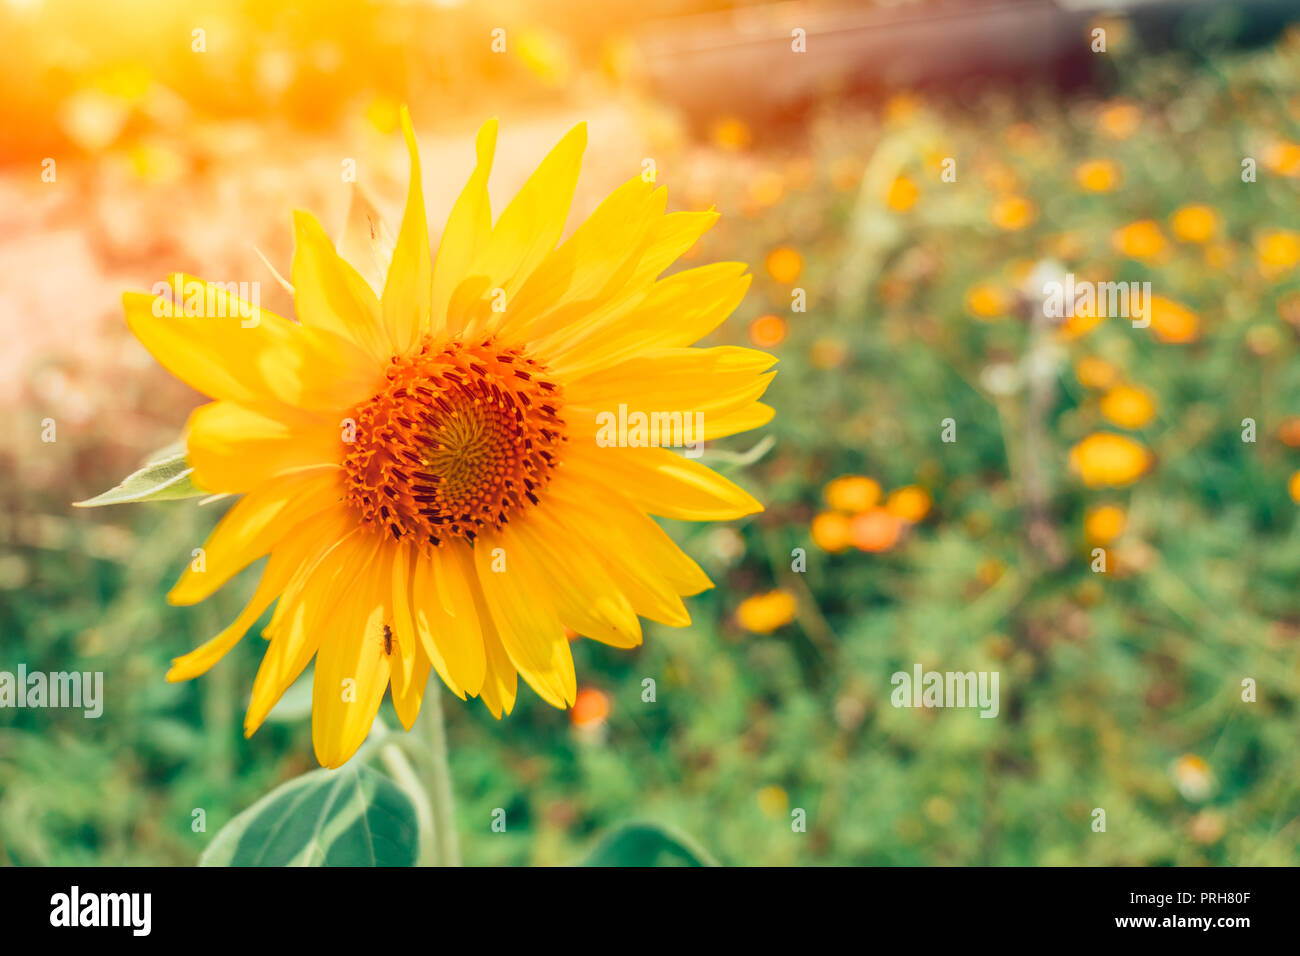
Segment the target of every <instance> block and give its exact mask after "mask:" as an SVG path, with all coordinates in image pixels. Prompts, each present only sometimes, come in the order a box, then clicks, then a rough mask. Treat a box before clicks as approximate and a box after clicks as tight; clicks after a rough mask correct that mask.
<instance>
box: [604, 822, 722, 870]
mask: <svg viewBox="0 0 1300 956" xmlns="http://www.w3.org/2000/svg"><path fill="white" fill-rule="evenodd" d="M582 865H583V866H717V865H718V864H717V861H715V860H714V859H713V857H711V856H710V855H709V854H708V852H707V851H705V850H704V849H703V848H702V847H701V846H700V845H699V844H697V843H696V842H695V841H694V840H692V839H691V838H690V837H688V836H686V835H685V834H684V833H679V832H677V831H675V830H673V829H671V828H669V827H666V826H663V825H661V824H658V823H628V824H624V825H623V826H621V827H618V828H616V829H614V830H612V831H611V832H609V833H607V834H606V835H605V836H603V837H601V840H600V842H599V843H597V844H596V848H595V849H594V850H592V851H591V855H590V856H588V857H587V859H586V860H585V861H584V862H583V864H582Z"/></svg>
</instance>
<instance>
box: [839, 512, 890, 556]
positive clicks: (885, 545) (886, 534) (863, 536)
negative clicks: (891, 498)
mask: <svg viewBox="0 0 1300 956" xmlns="http://www.w3.org/2000/svg"><path fill="white" fill-rule="evenodd" d="M902 533H903V523H902V521H901V520H900V519H899V518H898V516H897V515H893V514H890V513H889V512H888V511H886V510H885V509H884V508H872V509H870V510H868V511H864V512H862V513H861V514H859V515H854V516H853V519H852V520H851V521H850V522H849V539H850V540H851V541H852V542H853V546H854V547H855V548H857V549H858V550H859V551H888V550H889V549H890V548H892V547H893V546H894V545H895V544H897V543H898V539H899V536H900V535H901V534H902Z"/></svg>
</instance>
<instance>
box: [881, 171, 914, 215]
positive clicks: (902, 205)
mask: <svg viewBox="0 0 1300 956" xmlns="http://www.w3.org/2000/svg"><path fill="white" fill-rule="evenodd" d="M920 194H921V191H920V190H919V189H917V188H916V183H914V182H912V181H911V180H910V179H908V178H907V177H906V176H899V177H898V178H897V179H895V180H894V181H893V182H892V183H891V184H890V186H889V192H888V194H887V195H886V196H885V203H886V205H888V206H889V208H890V209H892V210H894V212H907V210H909V209H911V208H912V207H913V206H914V205H916V199H917V197H918V196H919V195H920Z"/></svg>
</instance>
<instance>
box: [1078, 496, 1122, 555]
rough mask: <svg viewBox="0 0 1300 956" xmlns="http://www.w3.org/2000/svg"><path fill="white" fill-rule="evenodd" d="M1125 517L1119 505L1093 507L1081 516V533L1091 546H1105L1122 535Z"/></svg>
mask: <svg viewBox="0 0 1300 956" xmlns="http://www.w3.org/2000/svg"><path fill="white" fill-rule="evenodd" d="M1126 521H1127V516H1126V515H1125V514H1124V509H1123V508H1121V507H1120V506H1119V505H1094V506H1093V507H1091V508H1089V509H1088V511H1087V513H1086V514H1085V515H1084V516H1083V533H1084V537H1086V538H1087V539H1088V543H1089V544H1092V545H1098V546H1105V545H1108V544H1110V543H1111V542H1112V541H1114V540H1115V539H1116V538H1118V537H1119V536H1120V535H1121V534H1123V533H1124V525H1125V523H1126Z"/></svg>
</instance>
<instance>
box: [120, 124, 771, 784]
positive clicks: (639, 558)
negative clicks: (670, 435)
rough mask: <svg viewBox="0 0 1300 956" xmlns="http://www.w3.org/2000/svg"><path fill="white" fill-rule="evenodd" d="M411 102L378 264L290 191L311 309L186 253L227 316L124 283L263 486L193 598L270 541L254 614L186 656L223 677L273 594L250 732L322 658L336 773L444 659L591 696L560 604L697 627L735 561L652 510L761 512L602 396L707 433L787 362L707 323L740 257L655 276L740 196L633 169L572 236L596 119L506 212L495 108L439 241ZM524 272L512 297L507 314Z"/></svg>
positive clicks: (725, 429)
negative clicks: (673, 208) (209, 268)
mask: <svg viewBox="0 0 1300 956" xmlns="http://www.w3.org/2000/svg"><path fill="white" fill-rule="evenodd" d="M401 126H402V132H403V134H404V137H405V139H406V145H407V149H408V152H409V155H410V163H411V167H410V168H411V175H410V185H409V189H408V193H407V202H406V207H405V213H404V215H403V218H402V223H401V227H400V230H399V231H398V233H397V236H396V241H395V244H394V245H393V246H392V247H391V248H383V247H382V245H381V243H380V242H379V241H378V240H376V238H375V236H376V233H377V232H378V234H379V235H383V234H384V230H382V229H380V230H376V229H375V225H374V218H373V217H372V216H370V214H369V213H367V212H365V211H364V210H363V217H362V218H363V221H364V219H366V218H369V220H370V222H369V229H366V228H364V227H362V228H361V229H360V231H359V232H358V233H357V234H356V235H355V236H354V239H355V240H356V242H358V243H368V244H366V245H365V246H364V248H365V249H366V250H367V251H368V252H369V253H371V255H370V256H369V257H368V259H367V261H364V262H358V264H357V266H355V267H354V266H353V265H352V264H350V263H349V262H348V261H345V260H344V259H343V258H342V257H341V256H340V255H339V253H338V251H337V250H336V248H335V246H334V244H333V243H332V242H331V241H330V240H329V238H328V237H327V236H326V235H325V232H324V230H323V229H322V227H321V226H320V224H319V223H318V222H317V221H316V220H315V219H314V218H313V217H312V216H310V215H308V214H306V213H298V214H296V215H295V217H294V223H295V238H296V248H295V252H294V257H293V264H292V272H291V277H292V284H293V289H294V305H295V309H296V312H297V316H298V319H299V321H298V322H293V321H290V320H289V319H286V318H283V317H281V316H278V315H275V314H273V313H271V312H269V311H268V310H266V309H261V308H257V311H256V312H255V313H254V312H252V309H254V308H256V307H255V306H250V305H249V304H247V303H243V302H239V301H236V300H234V298H233V296H231V295H230V294H229V293H227V292H224V291H223V290H221V289H219V288H218V287H217V286H216V285H214V284H208V283H204V282H202V281H201V280H198V279H193V278H191V277H186V276H177V277H175V280H174V281H175V282H183V284H184V287H185V288H187V289H188V288H194V289H196V290H197V294H198V297H199V299H200V300H202V299H204V298H206V299H207V300H208V301H214V302H215V304H216V312H215V315H213V314H194V313H193V312H192V311H190V303H191V301H192V300H191V298H190V294H189V293H188V292H186V293H185V300H184V301H181V299H180V298H179V297H178V296H177V294H176V293H175V292H174V291H173V290H172V289H171V288H169V290H168V291H169V292H170V293H171V295H170V297H168V296H163V295H159V294H153V295H149V294H137V293H128V294H127V295H126V296H125V297H124V304H125V307H126V316H127V323H128V325H129V326H130V328H131V330H132V332H134V333H135V335H136V336H137V337H138V338H139V339H140V341H141V342H142V343H143V344H144V345H145V347H146V348H148V349H149V351H150V352H151V353H152V354H153V355H154V356H155V358H157V359H158V360H159V361H160V362H161V363H162V364H163V365H164V366H165V367H166V368H167V369H168V370H170V371H171V372H172V373H173V374H175V375H176V376H177V377H179V378H180V379H182V380H183V381H185V382H187V383H189V384H190V385H192V386H193V387H195V388H196V389H198V390H199V391H201V392H203V393H205V394H206V395H208V396H209V397H210V398H212V399H213V401H212V402H210V403H209V404H205V405H202V406H200V407H199V408H198V409H196V410H195V411H194V412H193V413H192V415H191V416H190V419H189V423H188V426H187V429H186V433H185V448H186V455H187V461H188V464H189V465H190V466H191V467H192V469H193V473H192V479H193V483H194V485H195V487H196V488H199V489H201V490H203V491H205V492H211V493H216V494H230V495H238V496H242V497H240V498H239V499H238V500H237V501H236V502H235V504H234V505H233V507H231V508H230V510H229V511H228V512H227V513H226V514H225V516H224V517H223V518H222V519H221V521H220V522H219V523H218V525H217V527H216V529H215V530H214V531H213V533H212V535H211V536H210V537H209V539H208V541H207V542H206V544H205V546H204V549H205V552H206V555H207V565H206V569H205V570H204V571H203V572H201V573H200V572H198V571H196V570H195V569H193V568H192V567H191V568H189V569H187V571H186V572H185V573H184V574H183V575H182V576H181V579H180V580H179V581H178V582H177V584H176V585H175V587H174V588H173V589H172V591H171V592H170V593H169V595H168V598H169V600H170V601H171V602H172V603H175V604H182V605H189V604H194V603H197V602H198V601H201V600H204V599H205V598H207V597H209V596H210V595H212V594H213V593H214V592H215V591H216V590H217V589H218V588H220V587H221V586H222V585H224V584H225V583H227V582H228V581H229V580H230V579H231V578H233V577H234V575H236V574H237V573H238V572H239V571H240V570H242V569H243V568H245V567H247V566H248V565H250V564H252V563H253V562H255V561H257V560H258V559H259V558H262V557H264V556H267V555H269V560H268V561H267V563H266V565H265V567H264V569H263V570H262V572H261V578H260V582H259V584H258V587H257V590H256V593H255V594H254V596H253V598H252V600H251V601H250V602H249V604H248V606H247V607H246V608H245V609H244V611H243V612H242V613H241V614H240V615H239V616H238V618H237V619H236V620H235V621H234V623H232V624H231V625H230V626H229V627H228V628H226V629H225V630H223V631H222V632H221V633H219V634H218V635H216V636H215V637H214V638H212V639H211V640H210V641H208V642H207V643H206V644H204V645H202V646H201V647H199V648H198V649H196V650H194V651H192V652H191V653H189V654H186V655H184V656H182V657H179V658H177V659H176V660H175V662H174V663H173V666H172V669H171V671H169V673H168V679H170V680H187V679H190V678H193V677H196V676H198V675H200V674H202V673H204V672H206V671H207V670H208V669H210V668H211V667H212V666H213V665H215V664H216V663H217V662H218V661H219V660H220V659H221V658H222V657H224V656H225V655H226V654H227V653H228V652H229V651H230V650H231V648H233V647H234V645H235V644H236V643H238V642H239V641H240V640H241V639H242V638H243V637H244V635H245V633H246V632H247V631H248V629H249V628H250V627H251V626H252V625H253V624H255V623H256V621H257V620H258V619H259V618H260V617H261V616H262V615H263V613H265V612H266V611H267V610H268V609H269V608H270V607H271V605H272V604H273V603H274V604H275V605H276V606H275V610H274V613H273V614H272V615H271V620H270V624H269V625H268V626H267V627H266V628H265V630H264V632H263V634H264V636H265V637H267V638H268V639H269V643H268V644H267V646H266V651H265V654H264V656H263V659H262V665H261V668H260V670H259V671H258V674H257V677H256V679H255V681H254V683H253V692H252V698H251V702H250V704H249V708H248V713H247V716H246V719H245V732H246V733H247V734H248V735H251V734H252V733H253V732H254V731H255V730H256V729H257V728H258V727H259V726H260V725H261V724H262V722H263V721H264V720H265V719H266V717H267V715H268V714H269V713H270V711H271V708H272V707H273V706H274V704H275V702H276V701H277V700H278V699H279V698H280V696H281V695H282V694H283V693H284V691H285V690H286V689H287V688H288V687H289V686H290V684H292V683H293V682H294V681H295V680H296V679H297V678H298V676H299V675H300V674H301V673H302V672H303V670H304V669H305V668H306V666H307V665H308V664H309V663H310V662H311V661H312V660H313V658H314V659H315V676H314V680H313V708H312V740H313V744H314V746H315V750H316V755H317V758H318V759H319V760H320V762H321V763H322V764H324V765H325V766H328V767H338V766H340V765H341V764H342V763H344V762H345V761H347V760H348V759H349V758H350V757H351V756H352V754H353V753H354V752H355V751H356V749H357V748H358V747H359V746H360V744H361V742H362V741H363V740H364V739H365V738H366V736H367V734H368V733H369V732H370V729H371V726H372V724H373V722H374V718H375V715H376V713H377V712H378V709H379V705H380V702H381V701H382V699H383V697H384V696H385V694H386V692H388V691H389V689H390V688H391V692H392V699H393V705H394V708H395V710H396V712H397V715H398V718H399V720H400V721H401V722H402V724H403V725H404V726H406V727H408V728H409V727H410V726H411V724H412V723H413V722H414V720H415V717H416V714H417V713H418V711H419V709H420V706H421V703H422V701H423V699H424V694H425V688H426V685H428V682H429V676H430V673H431V672H436V673H437V675H438V676H439V677H440V678H441V679H442V681H443V682H444V683H445V684H446V685H447V686H448V687H449V688H450V689H451V690H452V691H453V692H454V693H455V694H457V695H458V696H460V697H462V698H465V697H473V696H477V697H479V698H481V699H482V701H483V702H484V704H485V705H486V706H487V707H488V709H489V710H490V712H491V713H492V714H493V715H494V716H497V717H500V716H501V715H502V714H505V713H509V712H510V711H511V710H512V708H513V707H514V704H515V699H516V695H517V690H518V688H517V684H518V678H520V677H522V678H523V680H524V681H525V682H526V683H527V684H528V685H529V686H530V687H532V688H533V690H534V691H536V693H537V694H538V695H539V696H540V697H541V698H542V699H543V700H545V701H547V702H548V703H550V704H552V705H554V706H556V707H560V708H563V707H565V706H566V705H570V706H571V705H573V704H575V703H576V700H577V698H576V694H577V686H576V676H575V672H574V665H573V657H572V653H571V651H570V647H569V641H568V640H567V638H566V631H565V628H566V627H568V628H571V629H573V630H576V631H578V632H579V633H581V634H583V635H585V636H587V637H588V638H590V639H592V640H597V641H601V642H603V643H606V644H610V645H612V646H616V647H624V648H627V647H634V646H636V645H638V644H640V642H641V622H640V618H641V617H646V618H649V619H652V620H658V621H660V622H663V623H665V624H669V625H673V626H686V625H688V624H689V623H690V617H689V615H688V614H687V612H686V609H685V606H684V605H683V604H682V602H681V597H682V596H685V595H692V594H698V593H699V592H700V591H703V590H705V589H707V588H709V587H710V586H711V585H712V582H711V581H710V580H709V578H708V577H707V576H706V575H705V574H704V572H703V571H702V570H701V569H700V568H699V566H698V565H696V563H695V562H694V561H693V560H691V559H690V558H689V557H688V556H687V555H686V554H685V553H684V552H683V551H681V549H680V548H678V547H677V545H676V544H674V543H673V542H672V540H671V539H670V538H669V537H668V536H667V535H666V534H665V532H664V531H663V530H662V529H661V528H660V527H659V525H658V524H657V523H656V522H655V520H654V519H653V518H652V517H650V515H651V514H654V515H658V516H661V517H669V518H680V519H687V520H713V519H720V518H731V517H739V516H740V515H743V514H752V513H754V512H757V511H761V510H762V506H761V505H760V504H759V503H758V502H757V501H756V500H755V499H753V498H752V497H751V496H750V495H749V494H747V493H746V492H744V491H743V490H742V489H740V488H739V487H738V486H737V485H735V484H733V483H732V482H730V481H728V480H727V479H725V478H723V477H722V476H720V475H718V474H716V473H715V472H713V471H711V470H710V469H708V468H706V467H704V466H702V465H699V464H698V463H696V462H693V461H690V460H689V459H687V458H685V457H683V456H682V455H679V454H677V453H675V452H674V451H672V450H671V449H668V448H624V447H606V446H604V445H602V444H601V441H600V434H601V427H602V426H600V425H599V424H598V422H597V420H596V419H597V416H596V415H595V414H594V411H593V410H595V409H601V408H609V407H615V406H617V404H618V403H620V402H627V403H629V404H631V405H632V406H633V407H636V408H656V407H661V404H660V403H662V402H663V398H662V396H663V394H664V390H665V389H669V390H671V392H672V394H673V396H674V400H675V401H676V402H678V403H680V404H678V405H677V406H676V407H679V408H683V409H690V408H698V409H700V410H701V411H702V412H703V413H704V414H705V418H706V421H711V422H712V423H713V424H712V426H711V429H712V430H711V432H710V433H709V436H708V437H714V436H717V435H726V434H733V433H736V432H740V431H745V430H748V429H750V428H754V427H757V426H758V425H761V424H763V423H764V422H765V421H766V420H767V419H768V418H770V410H765V408H764V406H762V405H761V404H758V403H757V398H758V396H759V394H760V393H761V392H762V390H763V388H765V387H766V383H767V380H768V378H769V377H770V374H769V373H765V371H764V370H765V369H766V368H768V367H769V366H770V365H771V364H772V361H773V359H772V358H771V356H769V355H767V354H766V353H762V352H756V351H754V350H752V349H742V348H726V347H723V348H713V349H711V348H691V347H690V346H691V345H693V344H694V343H695V342H696V341H698V340H699V339H700V338H701V337H703V336H705V335H707V334H708V333H709V332H711V331H712V330H713V329H714V328H716V327H717V326H718V324H720V323H721V322H722V321H724V320H725V319H726V317H727V315H728V314H730V312H731V311H732V310H733V309H734V308H735V306H736V305H737V304H738V303H739V302H740V299H741V297H742V296H743V294H744V292H745V290H746V288H747V287H748V284H749V277H748V276H746V275H743V273H744V266H743V265H741V264H739V263H725V264H719V265H711V266H704V267H701V268H696V269H688V270H685V271H681V272H677V273H674V274H673V275H671V276H669V277H667V278H663V279H658V278H657V277H658V276H659V275H660V274H661V273H662V272H663V271H664V270H665V269H666V268H667V267H668V266H669V265H670V264H671V263H672V262H673V261H674V260H676V259H677V258H678V257H679V256H680V255H681V254H682V253H683V252H684V251H685V250H686V249H687V248H689V247H690V246H692V245H694V244H695V243H696V242H697V241H698V239H699V237H700V236H701V235H702V234H703V233H704V231H705V230H707V229H708V228H709V227H710V226H712V224H713V222H714V220H715V219H716V218H717V217H716V214H714V213H711V212H709V213H690V212H687V213H673V214H670V215H665V212H664V210H665V203H666V196H665V191H664V190H662V189H656V188H655V187H654V186H653V184H649V183H646V182H644V181H642V180H641V178H640V176H637V177H635V178H633V179H631V180H629V181H628V182H627V183H625V184H624V185H623V186H621V187H619V188H618V189H616V190H615V191H614V192H613V193H612V194H611V195H610V196H609V197H608V198H607V199H606V200H605V201H604V202H603V203H602V204H601V205H599V206H598V207H597V208H596V210H595V211H594V212H593V213H592V214H591V215H590V216H589V217H588V218H587V220H586V221H585V222H584V223H582V224H581V225H580V226H578V228H577V229H576V230H574V231H573V232H572V233H571V234H570V235H569V237H568V238H567V239H566V240H565V241H564V242H563V243H562V244H560V238H561V236H562V235H563V233H564V227H565V220H566V218H567V216H568V213H569V208H570V204H571V201H572V197H573V193H574V189H575V187H576V184H577V180H578V173H579V168H580V166H581V160H582V154H583V151H584V149H585V146H586V127H585V126H583V125H579V126H577V127H575V128H574V129H573V130H572V131H571V132H570V133H568V134H567V135H566V136H565V137H564V138H563V139H562V140H561V141H560V143H559V144H558V145H557V146H556V147H555V148H554V149H553V150H552V151H551V152H550V154H549V155H548V156H547V157H546V158H545V159H544V160H543V161H542V163H541V164H540V166H538V168H537V170H536V171H535V172H534V173H533V174H532V176H531V177H530V178H529V179H528V180H527V181H526V182H525V183H524V185H523V186H522V188H521V189H520V191H519V193H518V194H517V195H516V197H515V198H514V200H513V201H512V202H511V203H509V204H508V205H507V206H506V208H505V210H504V211H503V212H501V213H500V215H499V216H498V217H496V219H495V221H494V219H493V216H492V214H491V209H490V201H489V197H488V191H487V180H488V175H489V171H490V169H491V167H492V162H493V157H494V153H495V148H496V136H497V125H496V122H495V121H490V122H488V123H486V124H484V125H483V126H482V128H481V129H480V131H479V133H478V136H477V140H476V151H477V157H478V162H477V166H476V167H475V170H474V172H473V174H472V176H471V178H470V180H469V183H468V184H467V185H466V186H465V188H464V190H463V191H462V192H461V194H460V197H459V199H458V200H457V201H456V203H455V205H454V206H453V207H452V210H451V214H450V217H449V219H448V221H447V225H446V227H445V229H444V230H443V233H442V237H441V242H440V244H439V246H438V250H437V253H436V255H433V254H431V252H432V250H431V248H430V243H429V234H428V230H427V227H426V222H425V202H424V194H423V189H422V180H421V173H420V159H419V154H418V151H417V148H416V140H415V132H414V130H413V128H412V127H411V122H410V117H409V115H408V114H407V112H406V110H405V109H403V110H402V112H401ZM362 234H368V235H365V237H364V238H362V237H361V236H362ZM358 270H360V271H358ZM501 291H504V292H505V293H506V294H508V295H509V296H510V297H511V298H510V309H509V310H508V311H507V312H500V311H498V310H495V309H494V308H493V300H494V299H495V294H494V293H495V292H501ZM593 295H594V296H595V297H594V298H593ZM701 303H708V304H707V305H704V306H702V305H701ZM575 306H577V307H575ZM211 309H212V307H208V312H211ZM250 314H255V315H256V317H257V321H256V322H255V323H254V324H253V325H251V326H250V325H248V324H245V319H246V318H247V317H249V316H250ZM760 366H761V368H760ZM341 422H343V423H345V424H344V425H343V426H341V425H340V423H341ZM561 466H562V467H561ZM345 687H350V688H352V690H353V693H351V694H344V693H341V692H340V689H341V688H345Z"/></svg>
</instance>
